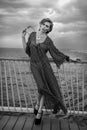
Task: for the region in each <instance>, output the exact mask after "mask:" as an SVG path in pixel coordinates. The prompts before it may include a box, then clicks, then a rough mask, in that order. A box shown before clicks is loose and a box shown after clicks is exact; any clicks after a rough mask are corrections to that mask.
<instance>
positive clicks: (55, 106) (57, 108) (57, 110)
mask: <svg viewBox="0 0 87 130" xmlns="http://www.w3.org/2000/svg"><path fill="white" fill-rule="evenodd" d="M59 111H60V107H59V105H58V104H56V105H54V108H53V111H52V113H53V114H57V113H58V112H59Z"/></svg>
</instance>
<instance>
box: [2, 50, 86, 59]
mask: <svg viewBox="0 0 87 130" xmlns="http://www.w3.org/2000/svg"><path fill="white" fill-rule="evenodd" d="M60 51H61V52H63V53H64V54H66V55H68V56H70V58H73V59H76V58H80V59H81V60H82V61H87V51H86V50H85V51H84V50H83V51H81V50H69V49H60ZM0 57H13V58H28V56H27V55H26V53H25V52H24V50H23V48H0Z"/></svg>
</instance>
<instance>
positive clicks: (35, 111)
mask: <svg viewBox="0 0 87 130" xmlns="http://www.w3.org/2000/svg"><path fill="white" fill-rule="evenodd" d="M36 106H37V107H36ZM36 106H35V107H34V114H35V115H37V113H38V109H39V104H36Z"/></svg>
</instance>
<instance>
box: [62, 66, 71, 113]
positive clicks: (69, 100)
mask: <svg viewBox="0 0 87 130" xmlns="http://www.w3.org/2000/svg"><path fill="white" fill-rule="evenodd" d="M63 70H64V77H65V83H66V89H67V95H68V101H69V108H70V112H71V106H70V98H69V93H68V84H67V78H66V73H65V68H64V64H63Z"/></svg>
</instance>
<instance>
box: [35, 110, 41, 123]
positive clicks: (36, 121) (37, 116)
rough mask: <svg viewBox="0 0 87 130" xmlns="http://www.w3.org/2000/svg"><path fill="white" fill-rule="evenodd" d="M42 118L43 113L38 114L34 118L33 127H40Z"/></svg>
mask: <svg viewBox="0 0 87 130" xmlns="http://www.w3.org/2000/svg"><path fill="white" fill-rule="evenodd" d="M42 116H43V111H41V112H38V113H37V115H36V118H35V125H40V123H41V120H42Z"/></svg>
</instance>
